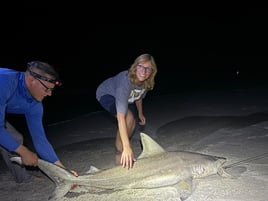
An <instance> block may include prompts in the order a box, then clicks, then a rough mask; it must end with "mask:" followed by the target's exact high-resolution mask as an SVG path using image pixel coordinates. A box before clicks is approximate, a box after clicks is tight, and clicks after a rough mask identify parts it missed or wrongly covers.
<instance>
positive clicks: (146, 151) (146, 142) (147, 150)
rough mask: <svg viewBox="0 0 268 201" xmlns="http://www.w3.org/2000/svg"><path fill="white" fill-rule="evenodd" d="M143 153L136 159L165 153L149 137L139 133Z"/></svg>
mask: <svg viewBox="0 0 268 201" xmlns="http://www.w3.org/2000/svg"><path fill="white" fill-rule="evenodd" d="M140 135H141V142H142V147H143V151H142V153H141V154H140V155H139V157H138V159H141V158H147V157H150V156H154V155H157V154H160V153H163V152H166V150H165V149H163V148H162V147H161V146H160V145H159V144H158V143H157V142H156V141H154V140H153V139H152V138H151V137H150V136H149V135H147V134H145V133H140Z"/></svg>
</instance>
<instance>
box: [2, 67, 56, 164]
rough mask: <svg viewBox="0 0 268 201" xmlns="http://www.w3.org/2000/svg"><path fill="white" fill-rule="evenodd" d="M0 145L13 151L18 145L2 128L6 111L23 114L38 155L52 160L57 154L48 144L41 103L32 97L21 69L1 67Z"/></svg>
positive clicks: (3, 127)
mask: <svg viewBox="0 0 268 201" xmlns="http://www.w3.org/2000/svg"><path fill="white" fill-rule="evenodd" d="M0 87H1V90H0V145H2V146H3V147H5V148H6V149H8V150H9V151H14V150H16V149H17V148H18V146H19V145H20V144H19V142H17V141H16V140H15V139H14V138H13V137H12V135H11V134H10V133H9V132H8V131H7V130H6V129H5V114H6V113H14V114H24V115H25V118H26V122H27V126H28V129H29V132H30V135H31V137H32V141H33V144H34V147H35V150H36V152H37V153H38V155H39V156H40V158H42V159H44V160H47V161H49V162H52V163H54V162H55V161H57V160H58V157H57V155H56V153H55V151H54V149H53V147H52V145H51V144H50V143H49V141H48V139H47V137H46V134H45V131H44V127H43V123H42V118H43V105H42V102H38V101H37V100H35V99H34V98H33V97H32V96H31V95H30V93H29V91H28V90H27V88H26V84H25V76H24V72H19V71H15V70H12V69H7V68H0Z"/></svg>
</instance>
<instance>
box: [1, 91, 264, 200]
mask: <svg viewBox="0 0 268 201" xmlns="http://www.w3.org/2000/svg"><path fill="white" fill-rule="evenodd" d="M267 90H268V89H266V88H249V89H246V90H244V89H234V90H220V91H216V90H212V91H211V90H207V91H195V92H191V93H190V92H188V93H181V94H167V95H162V96H151V97H148V98H147V99H146V100H145V101H144V113H145V116H146V117H147V125H146V126H145V127H144V128H138V129H137V130H136V132H135V135H134V137H133V138H132V144H133V149H134V152H135V154H136V155H138V154H139V153H140V152H141V147H140V143H139V133H140V132H141V131H142V132H144V133H146V134H148V135H150V136H151V137H152V138H153V139H155V140H156V141H157V142H158V143H159V144H160V145H161V146H162V147H163V148H165V149H166V150H168V151H176V150H184V151H192V152H198V153H204V154H209V155H215V156H222V157H226V158H227V159H228V160H227V163H226V166H227V167H228V168H227V169H226V170H227V171H228V172H229V173H230V174H233V175H236V178H235V179H233V178H232V179H229V178H222V177H220V176H218V175H213V176H209V177H206V178H200V179H194V180H193V187H194V188H193V192H192V193H191V195H190V196H189V197H188V198H187V199H186V200H187V201H225V200H226V201H252V200H254V201H266V200H267V193H268V151H267V146H268V104H267V103H268V95H267ZM46 129H47V133H48V138H49V139H50V141H51V143H52V144H53V145H54V146H55V148H56V150H57V153H58V155H59V157H60V158H61V160H62V161H63V162H64V164H65V165H66V166H67V167H68V168H70V169H74V170H76V171H77V172H78V173H79V174H80V175H83V174H85V173H86V172H87V171H88V169H89V167H90V165H93V166H95V167H97V168H100V169H106V168H110V167H113V166H114V147H113V143H114V137H115V131H116V122H115V120H114V119H113V118H111V117H110V116H109V115H108V114H107V113H106V112H104V111H98V112H94V113H89V114H86V115H81V116H78V117H76V118H73V119H70V120H65V121H62V122H58V123H55V124H50V125H48V126H47V127H46ZM0 164H1V165H0V168H1V172H0V180H1V183H0V199H1V200H9V201H20V200H24V201H39V200H40V201H41V200H42V201H44V200H47V199H48V197H49V195H50V194H51V193H52V192H53V190H54V188H55V185H54V183H53V182H52V181H51V180H49V179H48V178H47V177H46V176H45V175H43V174H42V173H40V172H39V173H38V174H41V179H38V180H34V181H33V182H31V183H27V184H16V183H15V182H14V180H13V178H12V176H11V175H10V173H9V172H8V170H7V168H6V167H5V165H4V164H3V161H2V159H1V161H0ZM162 190H164V192H165V194H163V193H160V192H163V191H161V190H160V191H157V190H155V189H151V190H150V191H148V190H147V191H146V190H143V189H141V190H136V191H130V190H126V191H125V192H124V191H123V192H117V193H115V194H100V195H94V194H91V193H87V192H83V191H82V190H81V189H79V187H77V188H76V189H74V190H73V191H72V192H69V193H68V194H67V195H66V196H65V197H64V199H63V200H66V201H67V200H68V201H73V200H75V201H83V200H109V201H110V200H117V201H119V200H140V199H143V200H146V201H151V200H179V198H177V197H174V195H173V192H172V190H171V189H169V188H165V189H162ZM122 194H124V195H128V196H127V197H125V196H123V195H122ZM123 198H124V199H123Z"/></svg>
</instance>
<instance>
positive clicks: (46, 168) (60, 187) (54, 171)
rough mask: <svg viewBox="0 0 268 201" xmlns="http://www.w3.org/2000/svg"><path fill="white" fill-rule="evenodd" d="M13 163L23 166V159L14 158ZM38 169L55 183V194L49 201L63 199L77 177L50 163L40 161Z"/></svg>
mask: <svg viewBox="0 0 268 201" xmlns="http://www.w3.org/2000/svg"><path fill="white" fill-rule="evenodd" d="M10 160H11V161H13V162H16V163H18V164H22V160H21V157H12V158H10ZM38 167H39V168H40V170H42V171H43V172H44V173H45V174H46V175H47V176H48V177H49V178H50V179H51V180H53V181H54V183H55V185H56V189H55V191H54V192H53V194H52V195H51V196H50V197H49V200H57V199H60V198H62V197H63V196H64V195H65V194H67V193H68V191H69V190H70V189H71V187H72V185H73V182H72V180H75V178H76V177H75V176H74V175H73V174H72V173H71V172H69V171H68V170H66V169H64V168H62V167H59V166H57V165H55V164H53V163H50V162H48V161H44V160H42V159H38Z"/></svg>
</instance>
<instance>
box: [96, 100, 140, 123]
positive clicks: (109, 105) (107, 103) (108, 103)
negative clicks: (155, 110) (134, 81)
mask: <svg viewBox="0 0 268 201" xmlns="http://www.w3.org/2000/svg"><path fill="white" fill-rule="evenodd" d="M99 103H100V104H101V106H102V107H103V108H104V109H105V110H107V111H108V112H109V113H111V114H112V115H113V116H115V115H116V113H117V112H116V106H115V98H114V97H113V96H111V95H104V96H102V97H101V98H100V100H99ZM128 109H129V110H130V111H131V112H132V114H133V116H134V118H135V119H136V121H137V122H138V121H139V117H138V110H137V107H136V104H135V103H131V104H129V105H128Z"/></svg>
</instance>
